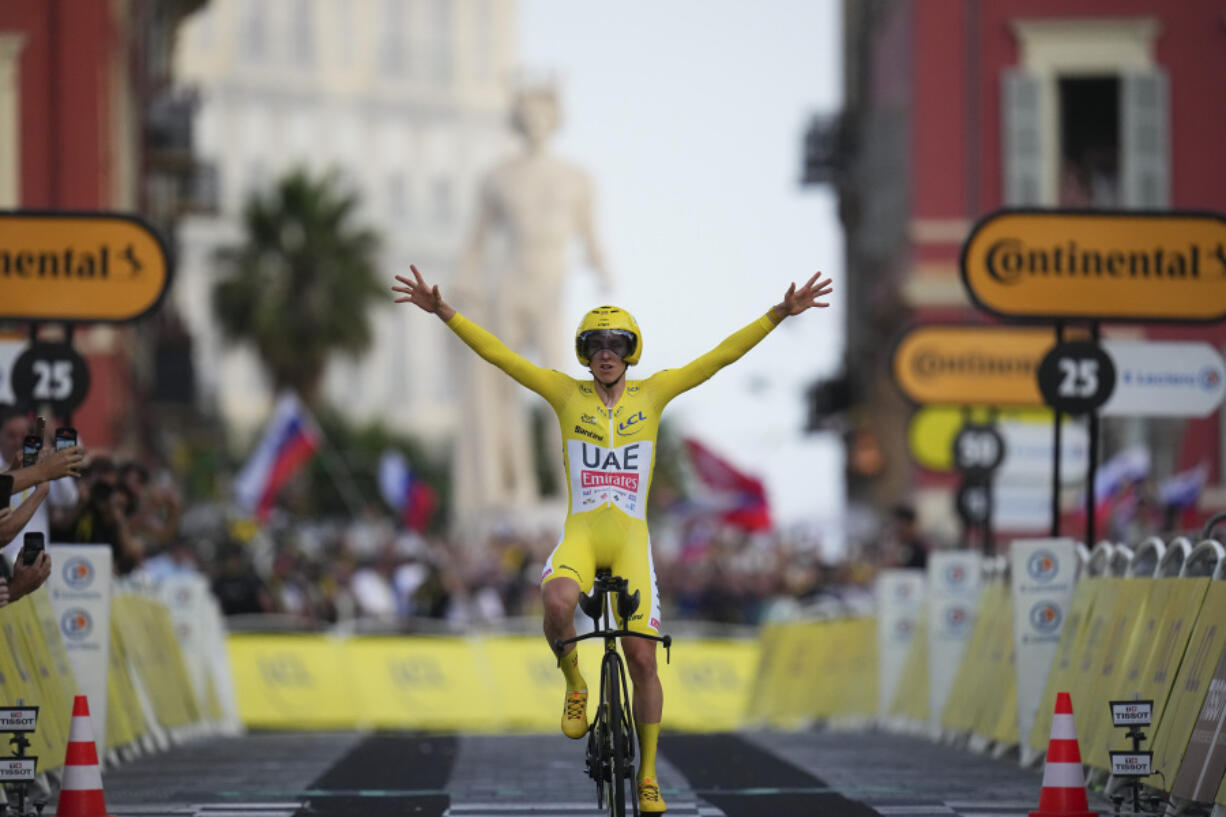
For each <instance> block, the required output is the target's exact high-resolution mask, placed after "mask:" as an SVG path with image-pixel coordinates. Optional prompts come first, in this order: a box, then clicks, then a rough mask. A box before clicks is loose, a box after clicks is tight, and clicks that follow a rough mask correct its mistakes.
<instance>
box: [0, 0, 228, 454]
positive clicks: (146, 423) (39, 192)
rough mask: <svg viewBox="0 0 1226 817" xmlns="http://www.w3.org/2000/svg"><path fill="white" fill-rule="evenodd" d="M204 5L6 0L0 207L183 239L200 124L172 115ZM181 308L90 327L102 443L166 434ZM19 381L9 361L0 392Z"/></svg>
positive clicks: (95, 417) (90, 437)
mask: <svg viewBox="0 0 1226 817" xmlns="http://www.w3.org/2000/svg"><path fill="white" fill-rule="evenodd" d="M203 4H204V0H156V1H155V0H82V1H81V2H75V1H71V2H70V0H11V2H5V3H3V4H0V208H21V209H25V210H114V211H126V212H136V213H140V214H142V215H143V216H144V217H145V218H146V219H148V220H149V221H151V222H152V223H153V224H154V225H155V226H157V227H159V228H160V229H161V231H162V233H163V235H164V236H166V237H167V239H168V240H171V241H172V242H173V237H174V224H175V222H176V220H177V218H178V217H179V215H180V213H181V212H182V211H183V209H184V208H185V207H186V206H187V201H186V196H188V195H189V194H190V191H191V190H192V189H193V179H194V176H195V174H196V172H197V170H198V167H197V166H196V164H195V162H194V161H193V159H192V157H191V155H190V143H189V142H187V141H186V139H187V136H188V133H187V131H186V130H185V129H184V128H183V127H179V128H178V129H177V130H176V128H175V126H176V125H177V124H179V123H181V122H182V119H181V118H180V119H175V118H174V117H172V116H168V113H170V112H172V107H171V106H170V105H169V101H170V99H171V96H170V54H171V48H172V47H173V43H174V35H175V32H176V30H177V29H178V27H179V25H180V23H181V22H182V20H183V19H184V18H185V17H186V16H187V15H189V14H191V13H192V12H194V11H195V10H197V9H199V8H200V7H201V6H203ZM172 256H173V246H172ZM167 318H169V316H159V317H158V318H157V319H156V320H154V321H151V322H147V323H146V324H143V325H140V326H139V327H133V326H130V325H129V326H121V327H110V326H93V327H87V328H83V329H80V330H79V331H77V332H76V334H75V336H74V339H73V342H74V345H75V346H76V348H77V350H78V351H80V352H81V353H82V354H83V355H84V356H85V357H86V359H87V360H88V363H89V367H90V370H91V374H92V386H91V388H90V391H89V394H88V396H87V398H86V401H85V403H84V405H83V406H82V407H81V408H80V409H79V411H78V412H77V414H76V416H75V417H74V423H75V424H76V426H77V427H78V429H79V431H80V434H81V439H82V440H83V441H87V443H88V444H89V445H91V446H96V447H98V448H103V449H111V448H115V447H127V448H136V447H139V446H140V445H141V444H142V437H146V436H147V435H148V434H151V433H153V432H152V429H154V428H155V427H156V424H154V423H151V422H150V418H151V415H150V413H149V412H150V411H151V406H152V405H153V401H152V398H154V397H155V394H154V391H155V383H154V377H153V374H154V361H153V355H152V349H154V348H156V338H158V337H159V336H160V335H161V333H162V329H163V326H164V321H165V320H166V319H167ZM48 330H49V331H50V332H58V331H60V327H48ZM41 337H49V335H41ZM28 338H29V333H28V332H27V331H26V329H25V328H24V327H13V328H12V331H10V332H9V333H7V334H5V335H4V338H3V340H2V341H0V355H2V356H3V358H4V359H5V360H7V361H8V362H9V363H11V362H12V358H14V357H15V356H16V354H17V353H18V352H19V351H20V349H21V348H22V347H23V346H24V344H25V342H26V341H27V340H28ZM151 341H152V342H151ZM8 387H9V383H8V367H7V366H5V367H4V377H2V378H0V399H11V395H7V394H5V393H4V392H7V390H8Z"/></svg>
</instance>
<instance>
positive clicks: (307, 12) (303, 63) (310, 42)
mask: <svg viewBox="0 0 1226 817" xmlns="http://www.w3.org/2000/svg"><path fill="white" fill-rule="evenodd" d="M312 6H313V3H312V2H311V0H294V3H293V5H292V6H291V7H290V22H289V30H290V44H289V51H290V55H291V57H292V58H293V61H294V64H295V65H297V66H300V67H304V68H305V67H307V66H310V65H311V64H313V63H314V62H315V20H314V15H313V12H314V9H313V7H312Z"/></svg>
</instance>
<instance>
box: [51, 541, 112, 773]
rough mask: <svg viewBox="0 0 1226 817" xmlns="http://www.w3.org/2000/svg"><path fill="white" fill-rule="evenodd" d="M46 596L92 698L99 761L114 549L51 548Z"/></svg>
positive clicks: (76, 672) (84, 689) (80, 679)
mask: <svg viewBox="0 0 1226 817" xmlns="http://www.w3.org/2000/svg"><path fill="white" fill-rule="evenodd" d="M47 553H48V555H49V556H50V557H51V576H50V577H49V578H48V580H47V590H48V593H49V595H50V596H51V606H52V609H54V610H55V618H56V620H57V621H58V622H59V624H60V635H61V636H63V638H64V649H65V650H67V652H68V660H69V661H71V662H72V672H73V674H74V675H76V677H77V686H78V687H79V688H80V690H81V692H83V693H84V694H85V695H87V696H89V714H90V719H91V720H92V721H93V730H94V742H95V743H97V744H98V757H102V754H103V752H104V750H105V749H106V678H107V669H108V667H109V658H110V654H111V548H110V546H109V545H57V544H52V545H49V546H48V547H47Z"/></svg>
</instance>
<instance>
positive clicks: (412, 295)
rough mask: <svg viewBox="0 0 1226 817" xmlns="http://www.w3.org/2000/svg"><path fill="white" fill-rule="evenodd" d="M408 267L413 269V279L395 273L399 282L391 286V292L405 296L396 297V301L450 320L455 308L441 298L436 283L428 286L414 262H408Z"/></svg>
mask: <svg viewBox="0 0 1226 817" xmlns="http://www.w3.org/2000/svg"><path fill="white" fill-rule="evenodd" d="M409 269H411V270H412V271H413V279H414V280H412V281H410V280H409V279H408V278H406V277H404V276H403V275H397V276H396V280H397V281H399V282H400V286H395V285H393V286H392V291H393V292H399V293H401V294H402V295H404V296H405V297H403V298H397V299H396V303H398V304H403V303H410V304H415V305H417V307H419V308H420V309H422V310H424V311H426V312H429V313H430V314H432V315H438V316H439V317H440V318H442V319H443V320H444V321H448V320H451V316H452V315H454V314H455V310H454V309H452V308H451V306H449V305H448V303H447V302H446V301H444V300H443V296H442V295H441V294H439V291H438V284H435V285H434V286H430V285H429V284H427V283H426V281H425V279H424V278H422V277H421V273H420V272H418V271H417V266H416V265H415V264H410V265H409Z"/></svg>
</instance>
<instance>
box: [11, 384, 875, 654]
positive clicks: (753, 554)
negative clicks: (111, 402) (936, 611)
mask: <svg viewBox="0 0 1226 817" xmlns="http://www.w3.org/2000/svg"><path fill="white" fill-rule="evenodd" d="M34 427H35V426H34V423H33V422H31V419H30V417H29V416H28V415H27V414H24V413H20V412H18V411H16V410H14V409H12V408H11V407H0V470H3V471H10V472H12V473H14V474H21V473H24V474H25V475H26V476H25V477H22V478H21V479H19V480H18V482H17V484H18V485H19V486H20V488H19V489H17V490H14V492H13V498H12V507H11V508H10V509H3V510H0V537H3V539H2V540H0V543H5V544H6V547H5V549H4V553H5V555H6V556H7V557H8V558H7V559H6V560H4V565H3V566H2V567H0V572H2V571H3V567H9V566H11V565H15V567H16V570H17V574H18V575H19V576H21V575H23V567H22V565H21V559H20V558H19V555H18V554H19V551H20V547H21V542H22V539H23V536H24V534H25V533H28V532H30V531H40V532H42V533H43V534H45V536H46V541H48V542H77V543H89V544H95V545H99V546H107V547H109V548H110V549H111V552H112V554H113V566H114V571H115V573H116V575H117V576H121V577H123V576H129V575H133V574H137V575H140V574H146V575H151V576H152V577H154V578H156V576H157V575H159V574H161V573H163V572H165V571H174V570H192V571H196V572H198V573H200V574H201V575H203V576H205V578H206V579H207V580H208V581H209V582H210V583H211V586H212V588H213V591H214V595H215V596H216V598H217V599H218V601H219V603H220V605H221V607H222V610H223V612H224V613H225V614H226V615H228V616H251V617H254V618H252V619H250V621H251V622H252V626H274V627H290V628H302V629H322V628H326V627H331V626H335V625H345V624H350V625H352V626H355V627H366V628H373V629H383V630H389V631H391V630H409V629H423V628H436V629H445V630H452V631H462V630H467V629H471V628H481V627H486V628H488V627H503V626H516V624H517V622H518V623H519V624H522V625H523V626H525V627H527V626H536V625H537V624H539V620H540V617H541V606H540V593H539V578H540V572H541V566H542V564H543V563H544V561H545V560H546V558H547V557H548V555H549V553H550V552H551V551H552V549H553V547H554V545H555V544H556V541H557V531H556V530H542V531H535V532H532V533H528V534H525V533H523V532H522V531H517V530H515V529H513V528H512V527H510V526H502V527H497V528H495V529H494V530H493V531H491V532H487V533H485V534H481V535H472V536H470V537H468V538H458V537H454V536H444V535H428V536H426V535H422V534H419V533H416V532H412V531H408V530H405V529H404V527H403V526H402V525H400V524H398V523H397V522H396V520H395V519H394V517H393V515H392V514H391V513H390V511H388V510H386V509H384V508H383V507H382V506H379V505H371V506H370V507H368V508H367V509H366V510H365V511H364V512H363V513H361V514H360V515H359V516H358V518H353V519H343V520H342V519H334V520H305V519H300V518H295V517H293V516H291V515H289V514H280V515H277V516H275V517H274V519H273V520H272V522H271V524H267V525H262V526H255V525H252V524H250V523H245V522H243V521H241V520H239V521H236V520H234V519H233V517H232V516H230V515H229V514H228V513H227V510H226V509H225V508H223V507H220V506H213V505H201V506H197V507H192V508H189V509H186V510H185V508H184V505H183V502H182V500H181V498H180V493H179V491H178V490H177V489H176V486H175V483H174V480H173V479H172V478H171V477H170V472H169V471H167V470H163V469H159V470H155V471H153V473H151V472H150V470H148V469H147V468H146V467H145V466H144V465H142V464H141V463H139V462H135V461H131V460H118V459H115V458H112V457H110V456H108V455H106V454H102V453H96V452H91V453H90V454H89V455H88V456H85V455H84V453H83V452H82V451H81V449H70V450H68V451H60V452H57V451H55V450H54V445H53V444H50V442H49V444H45V445H44V446H43V449H42V451H41V452H40V454H39V459H38V463H37V465H36V466H35V467H33V468H28V469H20V468H18V466H20V459H21V442H22V440H23V438H24V437H25V435H27V434H30V433H32V431H33V429H34ZM15 468H16V469H17V470H13V469H15ZM559 521H560V520H559ZM653 542H654V555H655V567H656V575H657V580H658V584H659V588H660V595H661V602H662V607H663V610H662V611H663V614H664V616H665V617H666V619H672V620H686V619H688V620H696V621H704V622H716V623H720V624H726V625H756V624H760V623H762V622H764V621H767V620H771V619H773V618H779V617H786V616H789V615H794V614H795V613H796V612H797V611H798V610H800V609H802V608H804V607H807V606H811V605H820V604H823V603H826V604H830V603H833V604H845V603H854V601H855V599H856V598H857V597H858V595H860V594H862V593H863V590H864V585H865V584H866V583H867V581H868V579H869V577H868V576H867V575H865V574H864V573H863V572H860V573H859V574H857V573H856V572H855V571H854V570H850V569H849V568H848V567H847V566H831V565H827V564H823V562H822V561H821V559H820V558H819V557H818V552H817V550H816V548H814V547H812V546H811V543H809V544H805V543H803V542H801V541H791V540H789V539H788V538H787V537H785V536H780V535H774V534H762V533H748V532H745V531H741V530H738V529H737V528H735V527H729V526H723V525H720V524H718V523H715V522H714V521H712V520H711V519H709V518H701V517H700V518H691V519H688V520H671V519H670V520H668V521H666V522H664V523H661V524H660V525H659V526H657V527H655V528H653ZM49 569H50V564H49V561H48V560H47V557H46V555H45V554H44V555H43V556H41V557H40V561H38V562H36V567H35V568H34V569H25V572H24V578H23V579H21V580H20V581H18V580H17V579H14V582H13V584H12V585H11V586H10V585H8V584H5V585H4V586H0V602H2V601H3V600H4V595H5V593H7V594H8V596H9V598H10V599H11V598H13V597H15V595H16V593H14V592H13V591H19V593H25V592H29V591H30V590H32V589H34V588H35V587H37V586H38V585H40V584H41V583H42V582H43V581H45V579H46V577H47V574H48V572H49ZM0 578H2V577H0ZM257 619H258V620H259V621H262V622H263V624H259V625H257V624H256V621H257ZM532 622H535V623H532Z"/></svg>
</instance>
